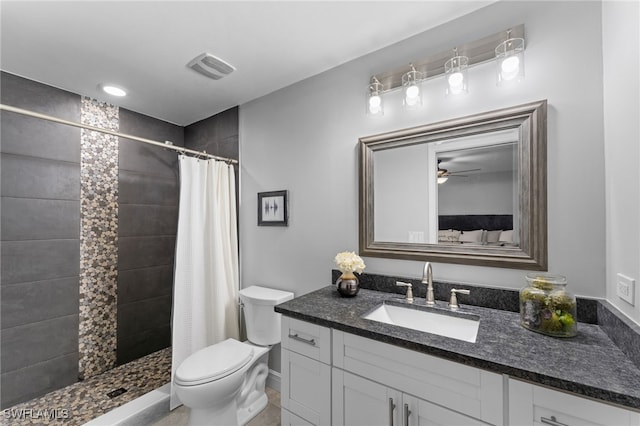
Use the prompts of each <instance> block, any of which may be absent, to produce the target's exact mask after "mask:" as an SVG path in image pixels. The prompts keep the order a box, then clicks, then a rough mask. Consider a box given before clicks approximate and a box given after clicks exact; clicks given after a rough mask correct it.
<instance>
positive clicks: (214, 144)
mask: <svg viewBox="0 0 640 426" xmlns="http://www.w3.org/2000/svg"><path fill="white" fill-rule="evenodd" d="M238 119H239V117H238V107H233V108H229V109H228V110H226V111H223V112H221V113H219V114H216V115H214V116H212V117H209V118H205V119H204V120H201V121H197V122H195V123H193V124H190V125H188V126H187V127H185V129H184V143H185V145H184V146H185V147H187V148H189V149H194V150H196V151H207V152H208V153H209V154H213V155H218V156H220V157H225V158H231V159H233V160H239V159H240V139H239V132H240V131H239V129H240V127H239V122H238ZM235 176H236V212H239V211H240V210H239V208H238V202H239V201H240V197H239V191H240V167H238V165H237V164H236V165H235Z"/></svg>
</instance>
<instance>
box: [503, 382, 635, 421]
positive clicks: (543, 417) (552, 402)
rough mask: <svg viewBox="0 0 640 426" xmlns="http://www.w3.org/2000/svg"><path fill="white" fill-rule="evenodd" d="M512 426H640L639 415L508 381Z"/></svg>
mask: <svg viewBox="0 0 640 426" xmlns="http://www.w3.org/2000/svg"><path fill="white" fill-rule="evenodd" d="M509 424H510V425H512V426H533V425H536V426H545V425H548V426H640V413H637V412H634V411H630V410H625V409H623V408H618V407H614V406H612V405H608V404H604V403H601V402H597V401H593V400H590V399H587V398H582V397H579V396H577V395H570V394H567V393H564V392H559V391H555V390H552V389H548V388H544V387H542V386H537V385H534V384H531V383H525V382H522V381H520V380H515V379H509Z"/></svg>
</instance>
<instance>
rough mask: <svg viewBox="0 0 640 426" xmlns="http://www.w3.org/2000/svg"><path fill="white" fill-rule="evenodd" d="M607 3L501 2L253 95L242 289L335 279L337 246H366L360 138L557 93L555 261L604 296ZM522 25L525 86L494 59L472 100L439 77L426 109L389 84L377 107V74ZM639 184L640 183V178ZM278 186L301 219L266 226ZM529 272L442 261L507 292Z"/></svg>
mask: <svg viewBox="0 0 640 426" xmlns="http://www.w3.org/2000/svg"><path fill="white" fill-rule="evenodd" d="M601 7H602V5H601V4H600V3H599V2H588V1H578V2H535V1H523V2H519V1H518V2H496V3H493V4H491V5H489V6H487V7H485V8H483V9H480V10H478V11H476V12H473V13H471V14H469V15H466V16H463V17H461V18H459V19H456V20H454V21H451V22H448V23H445V24H443V25H441V26H439V27H436V28H434V29H432V30H429V31H427V32H424V33H422V34H418V35H416V36H414V37H411V38H409V39H406V40H404V41H402V42H400V43H397V44H395V45H392V46H389V47H386V48H384V49H381V50H379V51H376V52H373V53H371V54H369V55H366V56H363V57H361V58H358V59H356V60H354V61H351V62H348V63H346V64H344V65H341V66H339V67H336V68H334V69H332V70H329V71H327V72H324V73H322V74H319V75H317V76H314V77H312V78H309V79H307V80H304V81H301V82H299V83H297V84H294V85H291V86H289V87H286V88H284V89H282V90H279V91H277V92H274V93H271V94H269V95H267V96H264V97H262V98H260V99H257V100H255V101H252V102H249V103H247V104H243V105H241V106H240V149H241V153H242V177H241V179H242V199H241V203H242V204H241V205H242V208H241V209H240V230H241V233H240V238H241V239H240V247H241V258H242V271H241V277H242V285H247V284H249V283H260V282H261V283H264V284H269V285H272V286H274V287H277V288H281V289H285V290H291V291H294V292H295V293H296V295H300V294H303V293H307V292H309V291H312V290H315V289H317V288H319V287H322V286H325V285H328V284H330V282H331V278H330V270H331V268H333V267H335V265H334V264H333V258H334V256H335V254H336V253H338V252H340V251H343V250H357V248H358V151H357V143H358V138H359V137H362V136H368V135H373V134H378V133H382V132H385V131H392V130H397V129H403V128H409V127H412V126H418V125H423V124H428V123H434V122H438V121H442V120H446V119H451V118H455V117H461V116H465V115H470V114H474V113H479V112H482V111H490V110H495V109H499V108H504V107H508V106H512V105H519V104H523V103H527V102H532V101H537V100H541V99H548V102H549V111H548V165H547V174H548V178H549V188H548V196H547V199H548V223H549V227H548V241H549V270H550V271H552V272H555V273H560V274H564V275H566V276H567V278H568V282H569V289H570V290H571V291H573V292H575V293H577V294H578V295H582V296H594V297H603V296H604V295H605V285H604V282H605V260H604V259H605V249H604V246H605V244H604V243H605V214H604V212H605V207H604V205H605V204H604V203H605V192H604V164H603V155H604V145H603V82H602V32H601V28H602V14H601ZM577 17H579V18H577ZM520 23H524V24H525V31H526V38H527V50H526V52H525V62H526V76H525V78H524V80H523V81H522V82H521V83H519V84H518V85H516V86H512V87H500V88H499V87H496V84H495V64H494V63H493V62H490V63H486V64H482V65H478V66H475V67H473V68H471V69H470V70H469V79H470V82H469V93H468V94H467V95H465V96H463V97H448V98H445V96H444V90H445V82H444V79H443V78H435V79H432V80H429V81H427V82H426V83H425V85H424V89H425V93H426V96H427V98H426V100H425V106H424V108H422V109H420V110H415V111H403V110H402V109H401V106H400V105H401V94H400V92H399V91H396V92H392V93H389V96H388V98H387V99H386V105H385V115H384V116H383V117H377V118H374V117H367V116H366V115H365V112H364V111H365V108H364V105H365V99H364V96H365V89H366V86H367V83H368V82H369V77H370V76H371V75H373V74H376V73H381V72H385V71H388V70H392V69H395V68H397V67H398V66H401V65H402V64H407V63H409V62H411V61H415V60H419V59H420V58H424V57H426V56H428V55H429V54H435V53H437V52H441V51H444V50H446V49H450V48H452V47H453V46H455V45H457V44H461V43H464V42H468V41H472V40H477V39H479V38H481V37H484V36H486V35H488V34H492V33H495V32H497V31H502V30H504V29H506V28H509V27H511V26H513V25H517V24H520ZM567 46H571V48H567ZM559 64H571V65H570V66H559ZM634 122H637V120H634ZM629 143H632V142H631V141H629ZM629 182H631V180H629ZM629 185H632V188H635V189H634V190H635V191H637V185H638V183H637V180H636V181H635V182H634V183H629ZM278 189H288V190H289V192H290V221H289V226H288V227H287V228H278V227H258V226H256V217H255V216H256V193H257V192H261V191H270V190H278ZM364 260H365V263H366V264H367V269H366V271H367V272H372V273H382V274H387V275H399V276H407V277H414V278H419V277H420V276H421V272H422V266H423V264H422V263H421V262H415V261H403V260H395V259H381V258H373V257H372V258H366V259H364ZM636 262H637V258H636ZM525 272H526V271H522V270H515V269H500V268H488V267H478V266H465V265H452V264H445V263H438V264H436V265H434V277H435V278H436V279H439V280H449V281H453V282H468V283H476V284H480V285H490V286H498V287H506V288H520V287H523V286H524V285H525V281H524V274H525Z"/></svg>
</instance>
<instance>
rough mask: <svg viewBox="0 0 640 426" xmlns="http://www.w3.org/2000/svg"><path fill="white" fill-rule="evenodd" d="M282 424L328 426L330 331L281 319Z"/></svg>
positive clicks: (329, 419)
mask: <svg viewBox="0 0 640 426" xmlns="http://www.w3.org/2000/svg"><path fill="white" fill-rule="evenodd" d="M281 346H282V353H281V354H282V359H281V362H282V364H281V370H282V382H281V389H280V405H281V406H282V419H281V421H282V425H283V426H284V425H292V426H293V425H316V426H320V425H330V424H331V329H329V328H326V327H322V326H319V325H315V324H311V323H308V322H304V321H299V320H296V319H294V318H290V317H285V316H283V317H282V344H281Z"/></svg>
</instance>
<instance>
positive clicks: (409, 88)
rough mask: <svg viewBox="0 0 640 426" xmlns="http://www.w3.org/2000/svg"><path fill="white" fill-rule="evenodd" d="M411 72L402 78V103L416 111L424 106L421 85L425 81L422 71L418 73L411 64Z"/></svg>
mask: <svg viewBox="0 0 640 426" xmlns="http://www.w3.org/2000/svg"><path fill="white" fill-rule="evenodd" d="M409 67H410V71H409V72H407V73H406V74H404V75H403V76H402V94H403V95H404V96H403V97H402V103H403V105H404V107H405V108H407V109H415V108H419V107H420V106H422V91H421V89H420V83H422V80H423V79H424V76H423V74H422V73H421V72H420V71H416V68H415V67H414V66H413V64H409Z"/></svg>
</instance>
